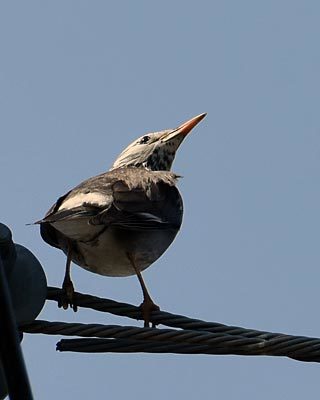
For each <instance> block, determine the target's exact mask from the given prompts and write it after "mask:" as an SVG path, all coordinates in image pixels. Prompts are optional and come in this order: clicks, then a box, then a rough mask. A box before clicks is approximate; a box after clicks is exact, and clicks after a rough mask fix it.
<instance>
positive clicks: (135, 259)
mask: <svg viewBox="0 0 320 400" xmlns="http://www.w3.org/2000/svg"><path fill="white" fill-rule="evenodd" d="M205 115H206V114H200V115H198V116H196V117H194V118H192V119H190V120H189V121H187V122H185V123H184V124H182V125H180V126H179V127H178V128H176V129H170V130H165V131H161V132H155V133H148V134H146V135H144V136H142V137H140V138H139V139H137V140H135V141H134V142H133V143H131V144H130V145H129V146H128V147H127V148H126V149H125V150H124V151H123V152H122V153H121V154H120V155H119V157H118V158H117V159H116V160H115V162H114V163H113V165H112V167H111V168H110V170H109V171H108V172H105V173H103V174H101V175H98V176H95V177H93V178H90V179H87V180H85V181H84V182H82V183H80V185H78V186H76V187H75V188H74V189H72V190H70V191H69V192H68V193H66V194H65V195H64V196H62V197H60V198H59V199H58V201H57V202H56V203H55V204H54V205H53V206H52V207H51V208H50V210H49V211H48V212H47V214H46V216H45V217H44V218H43V219H41V220H40V221H37V222H36V224H40V232H41V236H42V238H43V240H44V241H45V242H47V243H49V244H50V245H51V246H54V247H57V248H59V249H61V250H62V251H63V252H64V253H65V254H66V256H67V263H66V271H65V277H64V281H63V285H62V288H63V293H64V295H63V297H62V298H61V302H60V306H62V307H63V308H65V309H66V308H68V306H69V305H70V306H71V307H72V308H73V309H74V310H75V311H76V309H77V308H76V304H75V302H74V299H73V294H74V287H73V284H72V281H71V277H70V265H71V262H72V261H73V262H74V263H75V264H77V265H79V266H81V267H82V268H85V269H87V270H88V271H91V272H94V273H97V274H100V275H106V276H129V275H134V274H136V275H137V277H138V279H139V282H140V285H141V288H142V292H143V302H142V304H141V309H142V314H143V318H144V321H145V326H149V319H150V313H151V312H152V311H153V310H159V307H158V306H156V305H155V304H154V302H153V301H152V299H151V297H150V295H149V293H148V290H147V287H146V285H145V283H144V281H143V278H142V275H141V271H143V270H144V269H146V268H148V267H149V266H150V265H151V264H152V263H153V262H155V261H156V260H157V259H158V258H159V257H160V256H161V255H162V254H163V253H164V252H165V251H166V249H167V248H168V247H169V246H170V244H171V243H172V241H173V240H174V238H175V236H176V234H177V233H178V231H179V229H180V226H181V222H182V215H183V203H182V198H181V196H180V193H179V191H178V189H177V187H176V181H177V179H178V176H177V175H176V174H174V173H172V172H170V169H171V165H172V162H173V160H174V157H175V154H176V151H177V149H178V148H179V146H180V144H181V143H182V141H183V139H184V138H185V137H186V136H187V134H188V133H189V132H190V131H191V130H192V128H194V127H195V126H196V125H197V124H198V123H199V122H200V121H201V120H202V119H203V118H204V117H205Z"/></svg>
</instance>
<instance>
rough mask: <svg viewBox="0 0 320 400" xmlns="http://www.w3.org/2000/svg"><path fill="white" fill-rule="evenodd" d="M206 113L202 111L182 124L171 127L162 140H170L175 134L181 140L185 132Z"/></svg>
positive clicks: (185, 134)
mask: <svg viewBox="0 0 320 400" xmlns="http://www.w3.org/2000/svg"><path fill="white" fill-rule="evenodd" d="M206 115H207V113H203V114H200V115H197V116H196V117H193V118H191V119H189V121H187V122H185V123H183V124H182V125H180V126H178V128H175V129H172V131H168V132H166V133H165V135H164V136H163V137H162V141H163V142H166V141H168V140H171V139H173V138H175V137H177V136H180V137H181V141H182V140H183V139H184V138H185V137H186V136H187V134H188V133H189V132H190V131H191V130H192V129H193V128H194V127H195V126H196V125H197V124H198V123H199V122H200V121H201V120H203V118H204V117H205V116H206Z"/></svg>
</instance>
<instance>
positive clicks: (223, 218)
mask: <svg viewBox="0 0 320 400" xmlns="http://www.w3.org/2000/svg"><path fill="white" fill-rule="evenodd" d="M319 20H320V3H319V2H318V1H308V0H307V1H294V0H290V1H289V0H287V1H285V0H270V1H253V0H252V1H249V0H244V1H236V0H234V1H197V2H195V1H175V2H173V1H162V2H155V1H151V2H150V1H135V2H133V1H122V2H107V1H92V2H89V1H80V0H79V1H56V2H48V1H28V2H22V1H20V2H19V1H18V2H5V3H4V2H2V4H1V6H0V37H1V39H0V40H1V65H0V85H1V86H0V88H1V89H0V90H1V95H0V101H1V105H0V107H1V111H2V112H1V118H0V129H1V138H2V141H1V147H0V163H1V169H0V171H1V172H0V173H1V181H2V195H1V208H2V211H3V213H2V217H1V222H4V223H7V224H8V225H9V226H10V227H11V228H12V230H13V233H14V238H15V240H16V241H17V242H19V243H21V244H24V245H26V246H27V247H28V248H30V249H31V250H32V251H33V252H34V253H35V255H36V256H37V257H38V258H39V260H40V261H41V263H42V265H43V266H44V268H45V271H46V275H47V278H48V282H49V284H50V285H53V286H60V285H61V282H62V279H63V271H64V264H65V257H64V256H63V254H62V253H61V252H59V251H58V250H57V249H54V248H50V247H49V246H48V245H46V244H45V243H44V242H42V240H41V238H40V235H39V232H38V228H37V227H32V226H31V227H30V226H26V225H25V224H26V223H28V222H32V221H34V220H37V219H39V218H40V217H42V216H43V215H44V213H45V212H46V211H47V209H48V208H49V206H51V204H52V203H53V202H54V201H55V200H56V198H57V197H59V196H60V195H61V194H63V193H64V192H65V191H66V190H68V189H69V188H71V187H73V186H74V185H76V184H78V183H79V182H81V181H82V180H83V179H85V178H88V177H90V176H93V175H96V174H98V173H100V172H102V171H104V170H106V169H108V168H109V166H110V165H111V164H112V162H113V160H114V158H115V157H116V156H117V155H118V154H119V152H120V151H121V150H122V149H123V148H124V147H125V146H126V145H127V144H128V143H130V142H131V141H132V140H133V139H135V138H136V137H138V136H140V135H141V134H143V133H145V132H148V131H154V130H161V129H165V128H170V127H175V126H177V125H178V124H179V123H181V122H183V121H184V120H186V119H188V118H190V117H192V116H194V115H197V114H199V113H202V112H208V116H207V118H206V119H205V120H204V121H203V122H202V123H201V125H199V127H197V129H196V130H195V131H194V133H193V134H192V135H190V137H189V138H188V140H186V141H185V142H184V143H183V145H182V146H181V148H180V150H179V154H178V156H177V158H176V162H175V164H174V168H173V170H174V171H175V172H177V173H179V174H181V175H183V176H184V178H183V180H182V181H181V182H180V184H179V187H180V189H181V192H182V195H183V198H184V203H185V217H184V223H183V227H182V230H181V232H180V234H179V236H178V237H177V239H176V240H175V242H174V244H173V245H172V247H171V248H170V249H169V250H168V251H167V252H166V254H165V255H164V256H163V257H162V258H161V259H160V260H159V261H157V263H156V264H155V265H154V266H152V267H151V268H150V269H148V270H147V271H146V272H145V274H144V276H145V279H146V282H147V284H148V287H149V289H150V292H151V294H152V296H153V297H154V300H155V301H156V302H157V303H158V304H159V305H160V306H161V308H162V309H163V310H167V311H172V312H175V313H179V314H185V315H189V316H191V317H195V318H202V319H206V320H211V321H218V322H222V323H227V324H232V325H240V326H245V327H252V328H256V329H262V330H270V331H280V332H284V333H291V334H299V335H309V336H315V337H319V336H320V317H319V304H320V293H319V284H320V253H319V226H320V218H319V204H320V189H319V166H320V161H319V160H320V117H319V115H320V114H319V104H320V79H319V71H320V51H319V37H320V24H319ZM73 279H74V283H75V285H76V288H77V289H78V290H79V291H82V292H85V293H91V294H94V295H99V296H104V297H109V298H113V299H115V300H119V301H125V302H132V303H134V304H139V303H140V301H141V293H140V288H139V284H138V281H137V279H135V278H134V277H130V278H106V277H101V276H98V275H94V274H90V273H88V272H86V271H84V270H82V269H80V268H79V267H74V268H73ZM40 317H41V318H42V319H48V320H63V321H78V322H101V323H106V324H108V323H110V324H132V321H130V320H125V319H121V318H116V317H112V316H109V315H101V314H96V313H94V312H93V311H85V310H80V311H79V312H78V313H77V314H75V313H73V312H72V311H67V312H64V311H61V310H59V309H57V308H56V305H55V304H48V305H46V307H45V309H44V310H43V311H42V313H41V316H40ZM140 326H141V324H140ZM58 340H59V337H49V336H40V335H39V336H31V335H25V338H24V340H23V350H24V354H25V359H26V363H27V366H28V371H29V375H30V380H31V383H32V387H33V392H34V395H35V398H36V399H45V400H46V399H49V400H51V399H57V398H61V399H65V398H70V399H73V398H74V399H75V398H77V399H79V400H82V399H88V398H104V397H105V398H110V399H111V398H112V399H123V398H128V397H130V398H132V399H133V398H139V399H145V398H150V397H151V398H152V399H155V400H158V399H163V398H170V399H171V398H184V399H186V400H188V399H194V398H198V397H199V398H200V397H202V398H211V397H212V396H214V397H215V398H218V399H223V400H224V399H233V398H241V399H242V398H246V399H262V400H264V399H270V398H272V399H284V398H290V399H291V400H295V399H301V398H307V399H313V398H318V396H319V389H320V383H319V366H318V365H317V364H306V363H299V362H296V361H292V360H289V359H284V358H266V357H259V358H245V357H235V356H232V357H213V356H177V355H143V354H137V355H135V354H130V355H120V354H115V355H113V354H103V355H87V354H79V355H77V354H73V353H63V354H62V353H57V352H56V351H55V343H56V342H57V341H58Z"/></svg>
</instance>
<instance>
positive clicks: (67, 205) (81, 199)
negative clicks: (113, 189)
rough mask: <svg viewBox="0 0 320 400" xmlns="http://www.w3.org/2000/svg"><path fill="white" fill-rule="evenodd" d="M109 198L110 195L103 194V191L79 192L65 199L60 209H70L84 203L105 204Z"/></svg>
mask: <svg viewBox="0 0 320 400" xmlns="http://www.w3.org/2000/svg"><path fill="white" fill-rule="evenodd" d="M108 200H109V199H108V197H107V196H106V195H103V194H102V193H97V192H90V193H78V194H75V195H74V196H72V197H69V198H68V199H67V200H65V201H64V202H63V203H62V204H61V206H60V207H59V211H61V210H70V209H72V208H76V207H80V206H82V205H83V203H87V204H93V205H98V206H105V205H106V204H108Z"/></svg>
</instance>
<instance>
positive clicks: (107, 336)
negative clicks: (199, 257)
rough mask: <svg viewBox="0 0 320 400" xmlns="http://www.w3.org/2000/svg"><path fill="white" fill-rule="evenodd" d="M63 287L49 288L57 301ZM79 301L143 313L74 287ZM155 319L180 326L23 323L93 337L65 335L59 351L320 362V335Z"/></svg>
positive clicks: (165, 316)
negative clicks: (252, 357)
mask: <svg viewBox="0 0 320 400" xmlns="http://www.w3.org/2000/svg"><path fill="white" fill-rule="evenodd" d="M60 294H61V289H57V288H48V296H47V298H48V299H49V300H55V301H58V299H59V296H60ZM76 303H77V305H78V306H81V307H85V308H92V309H94V310H97V311H103V312H110V313H112V314H115V315H120V316H126V317H129V318H133V319H142V315H141V312H140V309H139V307H135V306H132V305H130V304H126V303H118V302H116V301H113V300H109V299H101V298H98V297H95V296H91V295H85V294H81V293H76ZM151 321H152V322H153V323H156V324H162V325H167V326H171V327H174V328H179V329H154V328H137V327H130V326H129V327H123V326H118V325H101V324H79V323H64V322H48V321H34V322H33V323H31V324H28V325H24V326H22V327H20V329H21V330H22V331H24V332H27V333H46V334H53V335H66V336H82V337H95V338H99V339H71V340H70V339H64V340H61V341H60V342H59V343H58V344H57V349H58V350H60V351H78V352H111V351H112V352H146V353H163V352H166V353H168V352H169V353H175V354H237V355H256V356H257V355H268V356H286V357H289V358H292V359H295V360H299V361H314V362H320V339H318V338H308V337H303V336H291V335H285V334H281V333H272V332H264V331H257V330H253V329H246V328H241V327H235V326H227V325H223V324H220V323H215V322H206V321H201V320H198V319H191V318H188V317H185V316H182V315H174V314H170V313H167V312H163V311H157V312H153V313H152V316H151Z"/></svg>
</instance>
